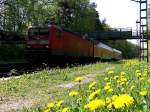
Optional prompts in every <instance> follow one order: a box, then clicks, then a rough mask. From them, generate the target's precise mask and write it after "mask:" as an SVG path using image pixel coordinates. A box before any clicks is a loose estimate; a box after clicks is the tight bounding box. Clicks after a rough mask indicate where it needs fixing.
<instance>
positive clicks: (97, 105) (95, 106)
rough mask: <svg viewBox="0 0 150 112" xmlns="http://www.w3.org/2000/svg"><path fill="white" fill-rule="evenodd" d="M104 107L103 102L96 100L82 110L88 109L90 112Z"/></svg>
mask: <svg viewBox="0 0 150 112" xmlns="http://www.w3.org/2000/svg"><path fill="white" fill-rule="evenodd" d="M104 105H105V103H104V101H103V100H101V99H96V100H93V101H91V102H89V104H87V105H85V106H84V108H87V109H90V110H91V111H92V110H96V109H98V108H101V107H103V106H104Z"/></svg>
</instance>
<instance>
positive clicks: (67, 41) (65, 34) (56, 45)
mask: <svg viewBox="0 0 150 112" xmlns="http://www.w3.org/2000/svg"><path fill="white" fill-rule="evenodd" d="M26 51H27V52H26V54H27V57H28V59H31V60H34V61H38V60H39V59H51V61H53V59H58V60H59V59H88V60H89V59H115V60H119V59H121V57H122V53H121V52H120V51H118V50H116V49H114V48H111V47H109V46H107V45H105V44H103V43H101V42H94V41H91V40H87V39H85V38H83V37H81V36H79V35H77V34H75V33H73V32H70V31H67V30H64V29H62V28H60V27H58V26H56V25H50V26H48V27H32V28H30V29H29V31H28V39H27V50H26Z"/></svg>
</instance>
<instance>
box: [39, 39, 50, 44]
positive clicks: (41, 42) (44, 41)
mask: <svg viewBox="0 0 150 112" xmlns="http://www.w3.org/2000/svg"><path fill="white" fill-rule="evenodd" d="M40 44H42V45H43V44H48V40H40Z"/></svg>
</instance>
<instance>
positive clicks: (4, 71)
mask: <svg viewBox="0 0 150 112" xmlns="http://www.w3.org/2000/svg"><path fill="white" fill-rule="evenodd" d="M37 68H38V66H37V65H34V66H33V65H32V64H30V63H28V62H17V63H7V64H0V77H9V76H12V75H20V74H23V73H25V72H32V71H34V70H36V69H37Z"/></svg>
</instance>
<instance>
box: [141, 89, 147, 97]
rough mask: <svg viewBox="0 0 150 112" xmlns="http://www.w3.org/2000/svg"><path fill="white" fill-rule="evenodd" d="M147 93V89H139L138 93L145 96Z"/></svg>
mask: <svg viewBox="0 0 150 112" xmlns="http://www.w3.org/2000/svg"><path fill="white" fill-rule="evenodd" d="M147 94H148V91H147V90H144V91H141V92H140V95H141V96H146V95H147Z"/></svg>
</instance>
